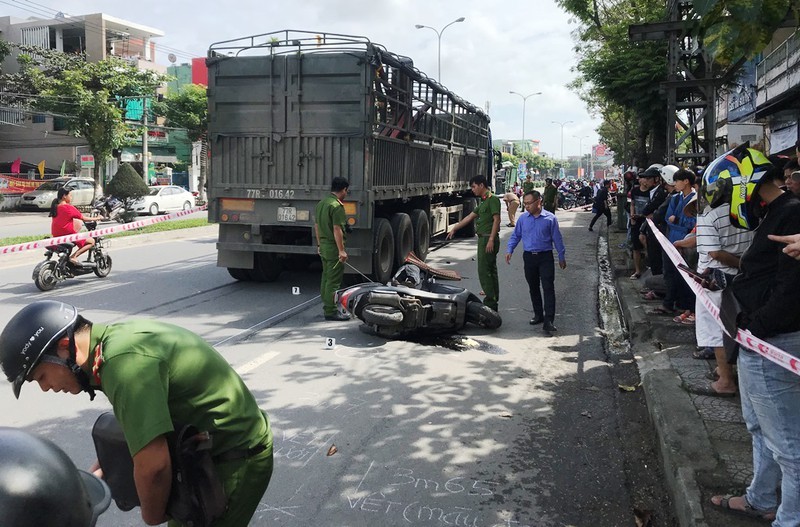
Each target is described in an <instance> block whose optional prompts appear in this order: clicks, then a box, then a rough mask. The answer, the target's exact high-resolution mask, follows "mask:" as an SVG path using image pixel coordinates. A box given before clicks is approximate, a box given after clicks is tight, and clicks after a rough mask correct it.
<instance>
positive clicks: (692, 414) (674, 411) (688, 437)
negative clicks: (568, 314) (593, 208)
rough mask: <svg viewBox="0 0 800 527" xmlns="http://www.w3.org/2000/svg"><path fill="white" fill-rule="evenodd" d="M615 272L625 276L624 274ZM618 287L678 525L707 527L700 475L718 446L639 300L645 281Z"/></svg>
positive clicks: (611, 250)
mask: <svg viewBox="0 0 800 527" xmlns="http://www.w3.org/2000/svg"><path fill="white" fill-rule="evenodd" d="M612 238H613V236H612ZM608 245H609V260H610V262H611V265H612V267H615V268H616V262H617V261H618V260H619V259H620V258H619V256H621V255H619V254H615V253H620V252H622V249H616V245H615V244H614V243H613V242H612V241H611V240H609V244H608ZM615 256H617V258H615ZM615 270H616V269H615ZM616 275H617V276H620V273H619V272H617V273H616ZM616 286H617V294H618V296H619V300H620V304H621V306H622V316H623V317H624V319H625V320H626V322H627V327H628V331H629V334H630V345H631V350H632V351H633V355H634V357H635V359H636V364H637V367H638V369H639V375H640V378H641V382H642V388H643V390H644V393H645V400H646V401H647V408H648V411H649V413H650V419H651V421H652V423H653V427H654V428H655V431H656V435H657V437H658V439H659V445H658V450H659V452H660V455H661V463H662V466H663V468H664V473H665V476H666V481H665V484H666V487H667V490H668V492H669V493H670V498H671V499H672V503H674V504H675V511H674V512H675V516H676V518H677V519H678V524H679V525H680V526H681V527H708V523H707V522H706V519H705V516H704V512H703V507H702V493H701V490H700V487H699V486H698V484H697V473H698V471H701V472H702V471H712V470H714V468H715V466H716V461H715V460H714V459H713V456H709V455H708V454H709V452H713V448H712V445H711V441H710V439H709V437H708V433H707V431H706V428H705V424H704V423H703V420H702V419H701V417H700V415H699V414H698V412H697V409H696V408H695V406H694V404H693V403H692V400H691V398H690V397H689V394H688V393H687V392H686V391H685V390H684V389H683V388H682V386H681V378H680V377H679V375H678V373H677V371H676V370H675V369H674V368H673V367H672V364H671V362H670V359H669V357H668V355H667V353H666V352H665V351H664V350H662V349H661V346H660V343H658V342H655V341H654V340H653V337H654V332H653V328H652V326H651V325H650V323H649V321H648V319H647V314H646V312H645V309H644V306H643V305H642V303H641V302H638V296H639V292H638V289H639V287H640V282H639V281H635V282H634V281H631V280H629V279H628V278H627V277H623V278H617V280H616Z"/></svg>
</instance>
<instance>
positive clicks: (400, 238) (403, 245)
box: [390, 212, 414, 269]
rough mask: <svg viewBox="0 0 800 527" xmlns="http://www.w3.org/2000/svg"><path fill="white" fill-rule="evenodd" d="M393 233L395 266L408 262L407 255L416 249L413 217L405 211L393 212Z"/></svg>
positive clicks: (396, 267)
mask: <svg viewBox="0 0 800 527" xmlns="http://www.w3.org/2000/svg"><path fill="white" fill-rule="evenodd" d="M390 223H391V225H392V235H393V236H394V268H395V269H398V268H399V267H400V266H401V265H403V264H404V263H406V257H407V256H408V254H409V253H410V252H411V251H413V250H414V229H413V226H412V224H411V217H410V216H409V215H408V214H406V213H405V212H398V213H395V214H392V220H391V222H390Z"/></svg>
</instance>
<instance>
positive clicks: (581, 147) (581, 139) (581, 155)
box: [572, 135, 589, 173]
mask: <svg viewBox="0 0 800 527" xmlns="http://www.w3.org/2000/svg"><path fill="white" fill-rule="evenodd" d="M572 137H574V138H575V139H577V140H578V155H580V157H581V162H580V167H581V168H583V140H584V139H588V138H589V136H588V135H581V136H577V135H573V136H572ZM586 172H587V173H588V172H589V169H588V167H587V169H586Z"/></svg>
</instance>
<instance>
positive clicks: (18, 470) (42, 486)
mask: <svg viewBox="0 0 800 527" xmlns="http://www.w3.org/2000/svg"><path fill="white" fill-rule="evenodd" d="M110 503H111V492H110V491H109V490H108V486H107V485H106V484H105V483H104V482H103V481H101V480H100V479H99V478H96V477H95V476H93V475H92V474H89V473H88V472H84V471H82V470H78V469H77V468H75V464H74V463H72V461H71V460H70V459H69V457H67V455H66V454H65V453H64V451H62V450H61V449H60V448H58V447H57V446H56V445H54V444H53V443H51V442H50V441H47V440H46V439H42V438H40V437H37V436H35V435H32V434H29V433H27V432H24V431H22V430H18V429H15V428H6V427H0V525H2V526H3V527H92V526H94V524H95V522H96V521H97V517H98V516H99V515H100V514H101V513H103V512H104V511H105V510H106V509H107V508H108V506H109V504H110Z"/></svg>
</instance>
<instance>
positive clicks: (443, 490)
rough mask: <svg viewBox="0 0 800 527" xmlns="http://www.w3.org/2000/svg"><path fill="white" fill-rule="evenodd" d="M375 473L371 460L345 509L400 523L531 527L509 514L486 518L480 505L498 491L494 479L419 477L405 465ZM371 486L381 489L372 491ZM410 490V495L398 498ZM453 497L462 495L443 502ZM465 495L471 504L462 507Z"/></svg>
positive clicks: (461, 526) (483, 508)
mask: <svg viewBox="0 0 800 527" xmlns="http://www.w3.org/2000/svg"><path fill="white" fill-rule="evenodd" d="M379 472H380V471H379V469H376V467H375V461H371V462H370V464H369V466H368V467H367V470H366V472H364V474H363V476H362V477H361V480H360V481H359V483H358V485H357V486H356V488H355V490H354V491H353V492H351V493H349V494H348V495H347V496H345V497H346V499H347V503H346V507H348V508H349V510H351V511H357V512H359V513H364V514H370V515H376V516H383V517H384V518H385V519H384V520H383V521H384V522H385V521H392V520H394V521H397V522H404V523H403V524H404V525H405V524H412V525H414V524H420V525H422V524H432V523H436V524H438V525H448V526H452V527H532V526H530V525H527V524H525V522H522V521H519V520H517V519H516V518H515V517H513V516H510V517H507V518H506V519H504V520H501V523H497V519H496V518H497V516H499V515H498V514H496V513H495V514H493V516H494V517H495V519H494V520H490V519H489V518H488V514H489V511H487V510H486V508H485V507H480V505H481V502H485V500H486V498H488V497H490V496H494V495H495V494H497V493H499V491H500V489H499V488H498V487H499V485H500V484H499V483H498V482H495V481H486V480H481V479H477V478H470V477H467V476H457V477H453V478H450V479H447V480H443V479H441V478H440V479H437V478H430V477H422V475H421V474H417V473H415V472H414V470H412V469H409V468H393V469H390V472H389V474H390V476H389V477H388V478H387V479H385V476H384V477H383V478H382V477H381V474H380V473H379ZM368 480H369V482H367V481H368ZM375 488H379V489H381V490H378V491H374V490H372V489H375ZM411 489H414V490H411ZM404 490H408V491H409V492H404ZM426 491H427V492H426ZM411 493H413V494H414V498H404V497H402V496H404V495H405V494H411ZM420 495H422V496H420ZM455 496H461V498H462V499H461V500H459V505H454V504H449V503H446V502H447V501H448V498H449V497H455ZM467 496H472V498H471V500H474V501H475V503H474V505H472V506H465V505H471V504H469V503H465V502H464V499H463V498H464V497H467ZM478 509H481V510H480V511H479V510H478ZM505 516H508V515H507V514H506V515H505ZM376 521H377V520H376ZM379 523H380V522H379Z"/></svg>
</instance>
